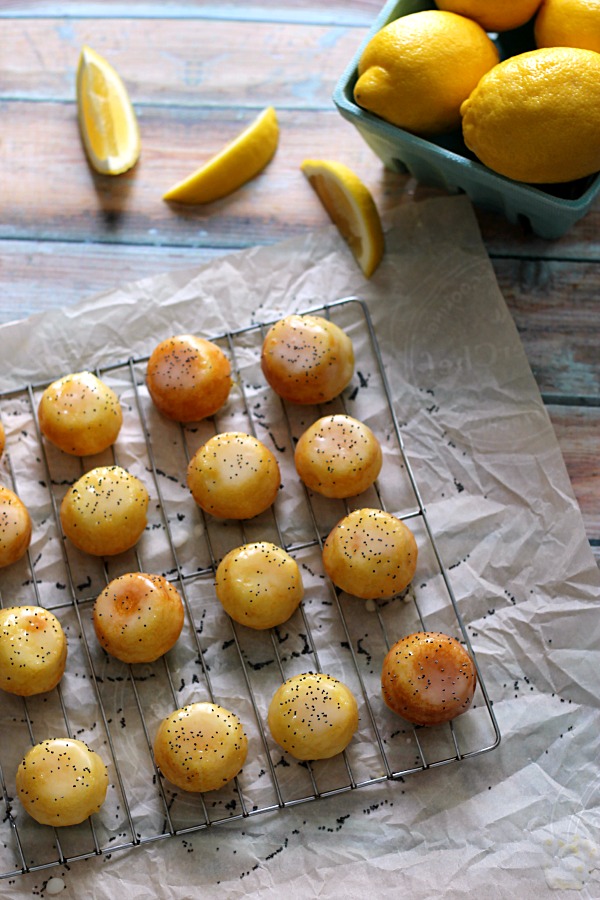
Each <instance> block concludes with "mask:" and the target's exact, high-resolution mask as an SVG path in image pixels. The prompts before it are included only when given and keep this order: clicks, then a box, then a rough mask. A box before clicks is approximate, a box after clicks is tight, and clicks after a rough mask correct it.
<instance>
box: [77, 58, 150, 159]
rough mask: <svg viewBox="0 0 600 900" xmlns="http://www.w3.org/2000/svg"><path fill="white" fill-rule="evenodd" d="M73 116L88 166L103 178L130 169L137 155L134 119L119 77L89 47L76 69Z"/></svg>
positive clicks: (137, 143)
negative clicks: (77, 123) (75, 119)
mask: <svg viewBox="0 0 600 900" xmlns="http://www.w3.org/2000/svg"><path fill="white" fill-rule="evenodd" d="M76 84H77V114H78V119H79V130H80V131H81V137H82V140H83V145H84V147H85V151H86V153H87V156H88V159H89V161H90V164H91V166H92V167H93V168H94V169H95V170H96V171H97V172H101V173H102V174H104V175H120V174H121V173H122V172H126V171H127V170H128V169H131V167H132V166H134V165H135V163H136V162H137V161H138V159H139V155H140V147H141V144H140V132H139V128H138V123H137V118H136V115H135V112H134V109H133V106H132V105H131V100H130V99H129V94H128V93H127V88H126V87H125V85H124V84H123V81H122V80H121V77H120V75H119V74H118V72H116V71H115V69H114V68H113V67H112V66H111V65H110V63H108V62H107V61H106V60H105V59H104V58H103V57H102V56H100V54H98V53H96V52H95V50H92V49H91V47H83V49H82V51H81V53H80V56H79V64H78V66H77V82H76Z"/></svg>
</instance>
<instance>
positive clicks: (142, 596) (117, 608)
mask: <svg viewBox="0 0 600 900" xmlns="http://www.w3.org/2000/svg"><path fill="white" fill-rule="evenodd" d="M183 621H184V610H183V602H182V600H181V597H180V595H179V592H178V591H177V589H176V588H175V586H174V585H172V584H171V583H170V582H169V581H167V579H166V578H165V577H164V576H163V575H148V574H146V573H144V572H128V573H127V574H125V575H120V576H119V577H118V578H114V579H113V580H112V581H111V582H110V583H109V584H107V586H106V587H105V588H104V590H103V591H102V593H101V594H99V595H98V597H97V598H96V601H95V603H94V608H93V613H92V622H93V625H94V631H95V632H96V637H97V638H98V642H99V644H100V646H101V647H103V649H104V650H106V652H107V653H110V655H111V656H114V657H116V658H117V659H120V660H121V661H122V662H126V663H145V662H146V663H147V662H153V661H154V660H155V659H158V658H159V656H163V654H165V653H166V652H167V650H170V649H171V647H172V646H173V645H174V644H175V642H176V641H177V639H178V638H179V635H180V634H181V629H182V628H183Z"/></svg>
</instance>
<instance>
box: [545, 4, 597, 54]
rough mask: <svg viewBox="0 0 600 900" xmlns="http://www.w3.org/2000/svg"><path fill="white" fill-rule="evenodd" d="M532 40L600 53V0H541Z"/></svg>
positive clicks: (550, 45)
mask: <svg viewBox="0 0 600 900" xmlns="http://www.w3.org/2000/svg"><path fill="white" fill-rule="evenodd" d="M535 43H536V47H581V48H582V49H583V50H595V51H596V52H597V53H600V0H544V2H543V3H542V5H541V6H540V9H539V12H538V14H537V16H536V18H535Z"/></svg>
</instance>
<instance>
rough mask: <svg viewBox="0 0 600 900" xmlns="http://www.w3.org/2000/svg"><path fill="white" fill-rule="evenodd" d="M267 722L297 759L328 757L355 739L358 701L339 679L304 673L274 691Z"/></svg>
mask: <svg viewBox="0 0 600 900" xmlns="http://www.w3.org/2000/svg"><path fill="white" fill-rule="evenodd" d="M268 723H269V728H270V730H271V734H272V735H273V738H274V740H275V741H276V742H277V743H278V744H279V746H280V747H282V748H283V749H284V750H287V752H288V753H289V754H290V755H291V756H293V757H295V758H296V759H302V760H310V759H315V760H316V759H329V758H331V757H332V756H336V755H337V754H338V753H341V752H342V751H343V750H345V749H346V747H347V746H348V744H349V743H350V741H351V740H352V737H353V735H354V733H355V732H356V729H357V728H358V704H357V702H356V698H355V697H354V694H353V693H352V691H351V690H350V688H348V687H347V686H346V685H345V684H343V683H342V682H341V681H338V679H337V678H334V677H333V676H332V675H327V674H324V673H320V672H318V673H313V672H305V673H303V674H302V675H295V676H293V677H292V678H288V679H287V681H284V683H283V684H282V685H281V686H280V687H279V688H278V689H277V690H276V691H275V694H274V695H273V697H272V699H271V702H270V704H269V711H268Z"/></svg>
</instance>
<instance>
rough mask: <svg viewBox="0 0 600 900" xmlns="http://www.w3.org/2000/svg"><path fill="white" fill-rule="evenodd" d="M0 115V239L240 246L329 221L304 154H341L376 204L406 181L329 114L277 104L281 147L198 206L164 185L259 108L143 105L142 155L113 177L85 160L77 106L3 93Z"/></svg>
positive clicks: (390, 201)
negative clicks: (179, 201)
mask: <svg viewBox="0 0 600 900" xmlns="http://www.w3.org/2000/svg"><path fill="white" fill-rule="evenodd" d="M0 115H2V121H3V167H2V173H1V174H0V179H1V182H0V190H1V192H2V211H1V212H0V238H4V239H7V238H8V239H28V240H29V239H32V240H38V239H44V240H55V239H59V240H63V241H77V242H85V241H109V242H121V241H123V242H126V243H130V244H152V245H163V246H169V245H175V246H188V247H196V246H197V247H202V246H204V247H208V246H211V247H217V248H219V247H243V246H249V245H251V244H256V243H265V242H271V241H273V240H275V239H282V238H285V237H287V236H291V235H297V234H301V233H304V231H305V230H306V229H307V228H313V227H315V226H316V225H319V224H323V223H325V222H327V221H328V219H327V216H326V214H325V212H324V210H323V208H322V207H321V205H320V203H319V202H318V199H317V198H316V196H315V195H314V193H313V191H312V189H311V188H310V186H309V185H308V183H307V181H306V180H305V178H304V177H303V175H302V173H301V172H300V169H299V166H300V163H301V162H302V160H303V159H304V158H305V157H307V156H332V155H333V156H334V157H336V158H341V159H343V160H344V161H345V162H347V164H348V165H351V166H352V167H353V168H354V169H355V170H356V171H357V172H359V173H360V175H361V176H362V177H363V178H364V180H365V181H366V182H367V183H369V184H370V185H371V187H372V189H373V192H374V194H375V195H376V196H377V199H378V202H379V204H380V207H381V208H382V210H383V211H385V209H386V208H388V207H390V206H393V205H396V204H397V202H398V200H399V199H400V197H401V196H402V191H403V186H404V185H405V183H406V177H405V176H401V175H397V174H395V173H386V172H385V171H384V170H383V169H382V167H381V166H380V164H379V161H378V160H377V159H376V158H375V157H374V156H373V154H372V153H371V151H370V150H369V148H368V147H367V146H366V145H365V144H364V142H363V141H362V140H361V138H360V137H359V135H358V134H357V132H355V131H354V129H352V128H350V126H348V125H347V124H346V123H345V122H344V121H343V120H342V119H341V118H340V117H339V116H337V114H336V113H335V112H330V113H306V112H303V111H294V112H289V111H287V110H281V111H280V112H279V117H280V126H281V138H280V145H279V149H278V151H277V153H276V155H275V158H274V159H273V160H272V162H271V163H270V164H269V166H268V168H267V169H266V170H265V171H264V172H263V173H261V174H260V175H259V176H258V177H257V178H256V179H254V180H253V181H252V182H250V183H249V184H247V185H245V186H244V187H242V188H241V189H240V190H238V191H237V192H236V193H235V194H233V195H231V196H230V197H227V198H224V199H223V200H220V201H217V202H215V203H212V204H208V205H206V206H204V207H182V206H174V205H173V206H171V205H168V204H166V203H165V202H164V201H163V200H162V199H161V197H162V194H163V192H164V191H165V190H166V189H167V188H168V187H170V185H171V184H172V183H173V182H175V181H178V180H179V179H181V178H183V177H184V176H186V175H188V174H189V173H190V172H191V171H193V170H194V169H195V168H197V166H199V165H200V164H201V163H202V162H204V161H206V160H207V159H208V158H210V157H211V156H212V155H213V154H215V153H216V152H218V151H219V150H220V149H222V147H223V146H224V144H225V143H226V142H228V141H230V140H232V139H233V138H234V137H235V136H237V134H238V133H239V132H240V131H241V130H242V128H243V127H245V126H246V125H247V124H248V123H249V122H250V121H251V120H252V119H253V118H254V116H255V115H256V111H255V110H248V109H246V110H240V109H238V110H231V109H226V110H190V109H187V108H185V109H181V108H179V109H166V108H160V109H155V108H152V109H149V110H145V111H144V115H143V116H142V117H141V119H140V126H141V132H142V148H143V149H142V157H141V159H140V161H139V163H138V164H137V165H136V167H135V168H134V169H133V170H132V171H131V172H130V173H127V174H126V175H124V176H122V177H118V178H114V177H110V176H98V175H96V174H95V173H93V172H92V171H91V170H90V168H89V166H88V165H87V162H86V160H85V157H84V154H83V151H82V147H81V142H80V139H79V132H78V127H77V121H76V114H75V107H74V105H72V104H70V105H68V104H46V103H44V104H31V103H7V102H3V103H0ZM321 123H323V125H324V126H325V123H327V127H323V128H321V127H320V125H321ZM332 125H333V128H332V127H331V126H332ZM36 135H39V136H40V139H39V140H36ZM165 135H168V138H165ZM290 208H293V209H294V215H293V216H290V215H289V210H290ZM250 222H251V227H250V228H249V223H250Z"/></svg>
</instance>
